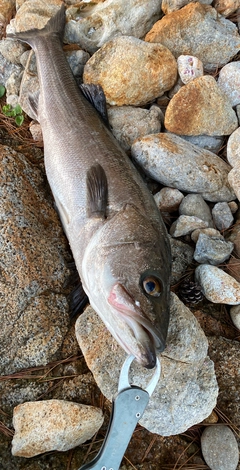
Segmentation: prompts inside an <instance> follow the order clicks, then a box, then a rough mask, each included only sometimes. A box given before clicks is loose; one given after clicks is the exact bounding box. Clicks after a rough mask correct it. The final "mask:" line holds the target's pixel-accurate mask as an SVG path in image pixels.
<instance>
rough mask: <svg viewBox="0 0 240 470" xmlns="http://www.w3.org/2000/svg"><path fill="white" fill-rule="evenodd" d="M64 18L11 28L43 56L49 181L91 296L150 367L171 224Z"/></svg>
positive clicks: (163, 299)
mask: <svg viewBox="0 0 240 470" xmlns="http://www.w3.org/2000/svg"><path fill="white" fill-rule="evenodd" d="M64 25H65V7H64V5H62V7H61V8H60V9H59V10H58V12H57V14H56V15H55V16H54V17H53V18H51V19H50V21H49V22H48V23H47V25H46V26H45V27H44V28H43V29H42V30H30V31H26V32H22V33H21V32H20V33H16V34H15V35H12V37H15V38H16V39H19V40H21V41H25V42H27V43H28V44H30V45H31V47H32V48H33V49H34V51H35V54H36V58H37V69H38V76H39V82H40V94H39V98H38V97H37V96H36V95H35V96H34V97H30V98H29V101H30V104H32V111H33V113H35V114H36V118H37V119H38V121H39V122H40V124H41V128H42V133H43V141H44V162H45V168H46V174H47V178H48V182H49V185H50V187H51V190H52V193H53V196H54V199H55V202H56V206H57V209H58V212H59V215H60V218H61V221H62V224H63V227H64V230H65V234H66V236H67V238H68V240H69V243H70V247H71V250H72V253H73V257H74V259H75V263H76V266H77V270H78V272H79V275H80V278H81V282H82V286H83V289H84V291H85V293H86V294H87V296H88V298H89V301H90V304H91V305H92V306H93V308H94V309H95V310H96V312H97V313H98V314H99V316H100V318H101V319H102V320H103V321H104V323H105V325H106V326H107V328H108V329H109V331H110V332H111V333H112V335H113V336H114V337H115V339H116V340H117V341H118V343H119V344H120V345H121V346H122V347H123V348H124V350H125V351H126V352H127V353H128V354H132V355H134V356H135V357H136V359H137V360H138V362H139V363H140V364H142V365H143V366H145V367H149V368H152V367H154V366H155V364H156V354H157V352H158V351H162V350H163V349H164V347H165V342H166V336H167V329H168V322H169V290H170V289H169V278H170V270H171V253H170V245H169V240H168V236H167V232H166V228H165V226H164V223H163V221H162V219H161V215H160V212H159V210H158V209H157V207H156V204H155V201H154V199H153V197H152V195H151V194H150V192H149V190H148V188H147V186H146V184H145V183H144V182H143V180H142V178H141V176H140V175H139V173H138V172H137V170H136V169H135V167H134V166H133V164H132V163H131V161H130V159H129V158H128V157H127V155H126V154H125V153H124V151H123V150H122V149H121V147H120V145H119V144H118V143H117V141H116V140H115V138H114V137H113V135H112V134H111V132H110V130H109V129H108V128H107V126H106V125H105V124H104V122H103V119H102V118H101V116H100V115H99V113H98V112H97V111H96V109H95V108H94V107H93V106H92V104H90V103H89V101H88V100H87V99H86V98H85V96H84V95H83V94H82V93H81V92H80V90H79V88H78V86H77V84H76V82H75V79H74V77H73V75H72V72H71V70H70V67H69V65H68V62H67V60H66V57H65V54H64V52H63V50H62V42H61V38H62V35H63V29H64ZM10 36H11V35H10ZM96 89H97V88H96V87H92V90H94V91H95V92H96ZM93 101H94V99H93Z"/></svg>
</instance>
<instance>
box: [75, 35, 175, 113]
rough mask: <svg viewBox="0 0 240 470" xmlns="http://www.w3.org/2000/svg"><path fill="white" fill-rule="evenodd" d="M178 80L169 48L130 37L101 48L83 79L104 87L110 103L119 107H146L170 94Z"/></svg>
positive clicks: (119, 39) (88, 63) (112, 41)
mask: <svg viewBox="0 0 240 470" xmlns="http://www.w3.org/2000/svg"><path fill="white" fill-rule="evenodd" d="M123 77H124V80H123ZM176 78H177V63H176V60H175V59H174V57H173V55H172V53H171V52H170V51H169V50H168V49H167V48H166V47H164V46H162V45H161V44H150V43H146V42H144V41H141V40H140V39H137V38H134V37H129V36H122V37H117V38H115V39H112V40H111V41H109V42H108V43H107V44H105V45H104V46H102V47H101V49H99V50H98V51H97V52H95V54H94V55H93V56H92V57H91V59H90V60H89V61H88V62H87V64H86V65H85V69H84V75H83V80H84V83H99V84H100V85H102V87H103V90H104V93H105V96H106V100H107V102H108V103H109V104H111V105H117V106H122V105H133V106H140V105H143V104H146V103H148V102H149V101H152V100H154V99H155V98H157V97H158V96H161V95H162V94H163V93H164V92H165V91H166V90H170V88H171V87H172V86H173V84H174V82H175V81H176ZM146 83H147V84H148V86H147V87H146Z"/></svg>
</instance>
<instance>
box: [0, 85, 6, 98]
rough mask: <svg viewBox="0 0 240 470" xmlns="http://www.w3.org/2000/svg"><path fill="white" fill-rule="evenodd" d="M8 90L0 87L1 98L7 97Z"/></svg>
mask: <svg viewBox="0 0 240 470" xmlns="http://www.w3.org/2000/svg"><path fill="white" fill-rule="evenodd" d="M5 92H6V88H5V86H3V85H0V98H2V97H3V96H4V95H5Z"/></svg>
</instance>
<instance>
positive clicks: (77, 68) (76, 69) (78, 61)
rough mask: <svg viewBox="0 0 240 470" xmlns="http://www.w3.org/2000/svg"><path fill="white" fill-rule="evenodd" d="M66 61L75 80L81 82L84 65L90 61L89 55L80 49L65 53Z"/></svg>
mask: <svg viewBox="0 0 240 470" xmlns="http://www.w3.org/2000/svg"><path fill="white" fill-rule="evenodd" d="M66 57H67V61H68V63H69V65H70V67H71V70H72V73H73V75H74V76H75V78H76V79H78V80H80V82H82V76H83V70H84V65H85V64H86V63H87V61H88V60H89V59H90V55H89V54H88V53H87V52H86V51H83V50H81V49H79V50H75V51H69V52H66Z"/></svg>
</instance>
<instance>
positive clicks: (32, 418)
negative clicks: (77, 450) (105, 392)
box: [12, 400, 103, 457]
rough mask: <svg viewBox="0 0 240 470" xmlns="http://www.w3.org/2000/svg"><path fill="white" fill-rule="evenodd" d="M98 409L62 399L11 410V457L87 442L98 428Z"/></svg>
mask: <svg viewBox="0 0 240 470" xmlns="http://www.w3.org/2000/svg"><path fill="white" fill-rule="evenodd" d="M102 423H103V414H102V410H101V409H100V408H95V407H93V406H87V405H80V404H79V403H73V402H67V401H64V400H45V401H35V402H27V403H23V404H21V405H18V406H17V407H16V408H14V414H13V426H14V429H15V434H14V437H13V440H12V454H13V455H14V456H18V457H34V455H38V454H42V453H44V452H49V451H51V450H58V451H66V450H68V449H72V448H73V447H76V446H79V445H80V444H82V443H83V442H85V441H87V440H88V439H90V438H91V437H92V436H93V435H94V434H95V433H96V432H97V431H98V429H99V428H100V427H101V425H102Z"/></svg>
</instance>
